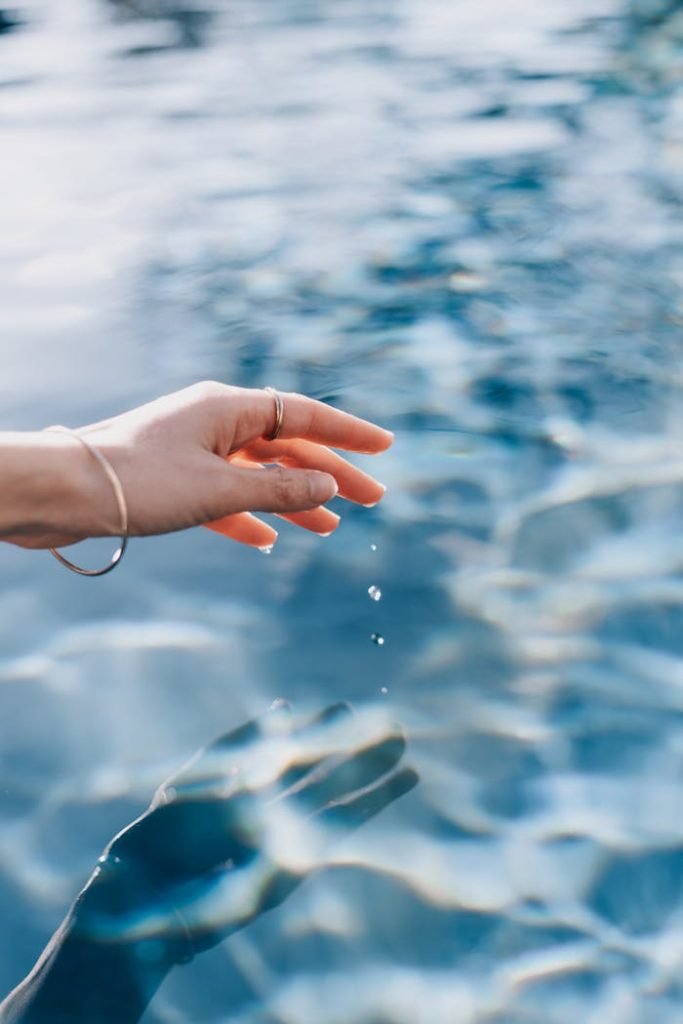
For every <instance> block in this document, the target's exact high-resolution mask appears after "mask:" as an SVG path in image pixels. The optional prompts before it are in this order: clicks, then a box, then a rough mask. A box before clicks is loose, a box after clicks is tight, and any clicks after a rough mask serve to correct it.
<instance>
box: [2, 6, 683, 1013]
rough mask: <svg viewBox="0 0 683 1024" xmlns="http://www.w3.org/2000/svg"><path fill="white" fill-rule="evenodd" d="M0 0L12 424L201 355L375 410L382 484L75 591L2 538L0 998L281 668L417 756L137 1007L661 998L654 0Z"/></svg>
mask: <svg viewBox="0 0 683 1024" xmlns="http://www.w3.org/2000/svg"><path fill="white" fill-rule="evenodd" d="M15 6H16V8H17V10H18V12H19V14H20V15H21V16H22V17H23V19H24V24H23V26H20V27H19V29H17V30H16V31H14V32H10V33H7V34H6V35H0V139H1V145H2V156H1V157H0V189H1V190H2V195H3V198H4V201H3V211H2V215H1V219H2V243H1V244H0V266H1V267H2V274H0V305H1V307H2V311H3V312H2V325H3V326H2V344H3V350H2V352H3V374H2V379H1V381H0V396H1V398H2V401H1V403H0V404H1V406H2V422H3V423H4V424H5V425H6V426H12V427H38V426H44V425H47V423H51V422H67V423H77V422H79V421H82V420H84V419H86V418H88V417H100V416H103V415H106V414H109V413H110V412H113V411H116V410H117V409H120V408H122V407H125V406H126V405H128V404H132V403H134V402H137V401H140V400H142V399H144V398H146V397H149V396H152V395H156V394H158V393H160V392H163V391H165V390H169V389H172V388H175V387H179V386H182V385H184V384H186V383H188V382H189V381H191V380H195V379H198V378H201V377H216V378H219V379H223V380H226V381H230V382H234V383H239V384H244V385H248V386H261V385H264V384H272V385H274V386H278V387H280V388H283V389H287V388H291V389H296V390H302V391H305V392H307V393H310V394H314V395H316V396H318V397H322V398H324V399H326V400H330V401H334V402H335V403H339V404H341V405H344V406H346V407H349V408H351V409H353V410H354V411H357V412H359V413H360V414H362V415H366V416H370V417H376V418H378V419H379V420H380V421H382V422H383V423H385V424H386V425H387V426H389V427H391V428H392V429H394V430H396V432H397V441H396V445H395V447H394V449H393V450H392V452H390V453H389V454H387V455H386V456H385V457H383V459H382V464H381V468H379V464H378V469H377V472H378V475H379V476H380V477H381V479H383V480H384V481H385V482H386V483H387V484H388V485H389V492H388V496H387V499H386V501H385V502H384V503H383V504H382V505H381V506H379V507H378V508H377V509H374V510H365V509H352V510H347V512H346V515H345V518H344V522H343V525H342V529H341V530H340V532H339V534H337V535H335V536H334V537H333V538H331V539H330V540H329V541H326V542H324V543H321V542H319V541H317V540H315V539H313V538H310V537H301V536H295V535H294V534H293V533H291V534H290V533H286V532H285V531H284V530H283V531H282V535H281V539H280V541H279V542H278V545H277V547H276V548H275V550H274V552H273V554H272V556H271V557H270V558H269V559H262V558H261V557H260V556H259V555H257V554H254V553H252V552H246V551H239V550H234V549H232V548H231V547H230V546H229V545H226V544H225V543H222V542H221V540H220V539H219V538H217V537H215V536H212V535H208V534H206V533H205V532H204V531H195V532H194V533H192V534H189V535H187V536H183V537H170V538H161V539H158V540H155V541H149V542H146V543H144V544H142V543H137V544H133V545H131V552H130V555H129V556H128V559H127V562H126V564H125V565H124V566H122V567H121V569H119V570H117V572H116V573H115V574H113V575H112V576H111V577H108V578H107V579H106V580H102V581H99V582H98V583H97V584H96V585H95V587H94V588H93V587H91V585H90V583H89V582H88V581H85V582H84V581H81V580H76V579H72V578H69V576H68V574H66V573H60V571H59V569H58V567H57V566H56V565H54V564H52V562H51V560H50V559H49V558H47V557H44V556H41V555H39V554H29V553H26V552H18V551H11V550H8V551H2V552H0V559H1V560H2V565H1V569H2V572H3V579H4V582H5V586H4V588H3V594H2V595H0V607H2V616H0V638H1V639H2V647H1V650H0V654H1V657H0V722H2V723H4V725H3V726H0V779H1V780H2V781H1V784H0V814H1V815H2V820H3V828H2V839H1V841H0V908H1V909H2V914H0V931H4V938H5V942H4V943H3V948H7V949H11V951H12V952H11V954H10V955H7V956H6V957H5V958H3V962H2V964H0V979H1V981H2V987H3V988H4V989H8V988H9V987H10V986H11V985H12V984H13V983H14V982H16V981H17V980H18V978H19V977H21V975H22V974H23V973H24V972H25V971H26V970H27V969H28V968H29V966H30V965H31V963H32V961H33V958H34V957H35V955H36V953H37V952H38V950H39V949H40V947H41V945H42V943H43V942H44V941H45V938H46V937H47V935H48V934H49V932H50V930H51V929H52V928H53V927H54V926H55V924H56V923H57V921H58V920H59V919H60V917H61V916H62V914H63V912H64V909H65V906H66V904H67V903H68V900H69V898H70V897H71V896H72V895H73V894H74V893H75V891H76V890H77V888H78V886H79V884H80V883H81V882H82V880H83V879H84V877H85V876H86V875H87V873H88V871H89V870H90V868H91V867H92V865H93V864H94V862H95V860H96V859H97V857H98V856H99V853H100V852H101V849H102V847H103V846H104V844H105V842H106V841H107V840H108V839H109V838H110V836H111V835H112V834H113V833H114V832H115V831H116V830H117V829H118V828H120V827H121V826H122V825H123V824H124V823H125V822H126V821H128V820H130V818H131V817H132V816H133V815H134V814H136V813H138V812H139V810H140V809H141V808H142V807H143V806H144V804H145V802H146V801H147V800H148V799H149V797H150V796H151V794H152V792H153V791H154V789H155V787H156V785H158V783H159V782H160V781H161V779H162V778H163V777H164V776H165V775H166V774H168V772H169V771H170V770H171V769H172V768H173V767H174V766H176V765H177V764H178V763H182V761H183V760H184V759H185V758H186V757H187V755H188V754H189V753H191V751H192V750H193V749H194V748H195V747H198V746H201V745H203V744H205V743H206V742H208V741H209V740H210V739H212V737H213V736H214V734H216V733H217V732H221V731H223V730H224V729H226V728H229V727H230V726H232V725H235V724H237V723H238V722H239V721H241V720H242V719H244V718H246V717H249V716H251V715H252V714H255V713H258V712H260V711H261V710H262V709H264V708H265V707H267V706H268V704H269V703H270V701H272V700H273V699H274V698H275V697H277V696H279V695H281V694H284V695H285V696H287V697H288V698H289V699H291V700H293V701H294V702H295V703H300V704H302V705H304V706H306V705H309V704H310V705H322V704H324V703H326V702H328V701H329V700H330V699H338V698H342V699H349V700H352V701H354V702H355V703H356V704H359V705H363V704H365V703H370V704H372V703H373V702H374V701H376V700H380V701H381V702H382V704H383V706H384V707H388V708H389V710H390V711H391V714H392V716H394V717H396V718H397V719H399V720H400V721H402V722H403V723H404V725H405V727H406V728H407V730H408V733H409V738H410V758H411V760H412V761H413V762H414V763H415V764H416V766H417V767H418V768H419V770H420V773H421V777H422V784H421V786H420V787H419V788H418V789H417V790H416V791H415V792H414V793H413V794H412V795H411V796H410V797H408V798H406V799H405V800H404V801H402V802H401V803H400V804H397V805H396V806H395V807H393V808H392V809H391V810H390V811H388V812H387V813H386V815H385V816H384V817H383V818H382V819H379V820H378V821H377V822H376V823H375V824H373V825H372V826H371V827H369V828H368V829H367V830H366V831H364V832H361V833H359V834H358V836H357V838H355V839H354V840H353V841H352V842H350V843H348V844H347V845H344V846H343V847H340V848H339V850H338V853H337V855H335V865H334V867H333V868H331V869H330V870H328V871H326V872H324V873H323V874H321V875H320V876H319V877H317V878H316V879H314V880H312V881H311V882H310V883H308V884H307V885H306V886H305V887H304V888H303V889H302V890H301V891H300V892H299V893H297V894H296V895H295V896H293V897H292V900H291V903H288V904H285V906H284V907H283V908H281V909H280V910H278V911H276V912H274V913H273V914H271V915H269V916H268V917H266V918H264V919H263V920H262V921H258V922H257V923H256V924H255V925H254V926H252V928H251V929H250V930H249V931H248V932H245V933H244V934H242V935H239V936H236V937H235V938H233V939H231V940H230V941H229V942H227V943H226V944H225V945H224V946H222V947H221V948H220V949H218V950H215V951H213V952H211V953H207V954H205V955H204V956H203V957H202V958H199V959H198V960H197V961H196V962H195V963H193V965H192V966H191V967H187V968H185V969H184V970H183V971H182V972H178V975H177V977H174V978H172V979H171V980H170V981H169V983H168V984H167V986H166V987H165V989H164V990H163V992H162V993H161V995H160V998H159V1000H158V1001H157V1003H156V1004H155V1006H154V1008H153V1009H152V1010H150V1012H149V1014H148V1017H147V1018H146V1019H148V1020H150V1021H152V1020H155V1021H159V1022H161V1021H167V1022H168V1024H173V1022H175V1021H180V1020H187V1019H192V1020H197V1021H199V1020H201V1021H207V1022H208V1021H216V1022H218V1021H223V1020H225V1019H226V1013H227V1010H226V1007H228V1006H229V1007H231V1008H232V1010H231V1012H232V1014H233V1015H232V1016H231V1019H234V1020H235V1021H240V1022H244V1024H247V1022H249V1024H266V1021H268V1022H270V1021H280V1022H282V1024H311V1022H313V1021H315V1022H316V1024H336V1022H337V1021H339V1022H341V1021H343V1022H344V1024H352V1022H357V1024H380V1022H381V1024H389V1022H391V1024H403V1022H404V1021H405V1022H410V1024H415V1022H418V1024H422V1022H423V1021H424V1022H425V1024H451V1022H452V1021H454V1020H457V1021H458V1022H459V1024H464V1022H466V1021H473V1022H474V1021H482V1022H484V1021H486V1022H487V1024H503V1022H504V1024H517V1022H519V1024H521V1022H539V1024H541V1022H542V1024H554V1022H558V1024H560V1022H561V1024H565V1022H566V1024H569V1022H572V1024H573V1022H575V1021H577V1020H581V1021H586V1022H589V1024H590V1022H593V1021H595V1022H597V1021H600V1024H611V1022H614V1024H616V1022H618V1024H630V1022H633V1024H636V1022H637V1024H643V1022H645V1021H649V1020H653V1021H654V1020H656V1021H657V1024H666V1022H667V1021H672V1022H673V1021H675V1020H678V1019H679V1018H680V1007H681V998H682V997H681V993H680V985H679V981H678V974H680V933H681V908H682V907H683V903H682V901H683V852H682V851H683V845H682V834H681V830H680V826H679V825H678V824H677V823H678V822H679V820H680V813H679V812H680V810H681V803H682V800H683V791H682V790H681V786H680V775H681V772H680V767H681V758H682V756H683V740H682V737H683V733H682V732H681V709H682V707H683V703H682V701H681V692H683V691H682V689H681V684H682V681H683V670H682V667H681V666H682V662H681V658H682V657H683V641H681V636H683V631H682V629H681V627H682V626H683V611H682V609H683V590H682V589H681V584H680V579H679V577H680V571H681V565H682V564H683V563H682V558H683V550H682V548H681V541H680V538H679V534H680V529H679V522H680V514H681V510H682V509H683V492H682V491H681V470H682V466H681V460H680V454H679V438H680V436H681V426H682V425H683V405H682V404H681V400H680V384H681V379H682V374H681V361H680V354H679V349H680V344H679V342H680V331H681V325H682V324H683V295H682V288H683V263H682V262H681V256H680V244H681V222H680V217H679V216H678V212H679V208H680V199H681V169H682V168H683V116H682V111H683V98H682V95H681V78H680V46H681V41H682V40H683V27H682V25H681V17H680V11H679V10H678V9H677V5H676V4H675V3H668V2H667V0H662V2H661V3H653V4H649V3H647V2H646V0H638V2H635V0H634V2H633V3H632V4H630V5H627V6H626V7H625V6H624V5H623V4H622V3H621V2H617V0H601V2H600V3H599V4H597V5H596V3H595V2H594V0H591V2H588V0H586V2H584V0H573V2H571V3H569V2H563V0H552V2H550V3H544V4H533V3H530V2H528V0H514V3H502V2H501V0H486V2H481V0H478V2H476V3H474V2H470V0H463V2H462V3H452V2H450V0H428V2H426V0H402V2H400V3H394V2H392V3H389V2H384V0H376V2H373V3H371V4H367V3H361V2H360V0H358V2H356V0H345V2H344V3H340V4H336V5H334V6H333V7H332V6H330V5H326V4H324V3H314V2H305V0H291V2H290V0H288V2H286V3H282V4H279V5H278V6H277V7H273V6H271V5H268V4H265V3H261V2H257V3H253V4H249V5H246V4H241V3H238V2H232V0H224V2H222V3H220V4H219V3H216V4H215V5H212V6H211V12H210V13H211V17H210V18H209V17H203V16H200V15H199V14H197V12H194V13H193V12H192V10H191V5H187V11H186V13H185V14H184V15H182V16H181V15H180V14H178V13H177V12H176V13H175V15H174V13H173V8H172V5H171V4H170V3H169V4H168V5H164V4H161V3H160V4H154V5H151V6H150V10H149V12H148V13H150V16H149V17H139V18H128V19H126V18H125V17H121V18H118V19H115V18H113V17H112V11H111V8H110V7H108V6H107V5H106V4H100V3H97V2H96V0H69V2H66V0H60V2H56V3H53V4H51V5H50V7H49V8H44V9H38V8H37V7H34V6H33V5H32V4H31V3H29V2H26V3H24V4H21V5H15ZM132 6H137V5H132ZM145 6H146V5H144V4H142V3H141V4H140V7H141V8H145ZM188 11H189V12H190V13H189V14H188ZM151 14H156V15H157V16H155V17H152V16H151ZM339 505H340V511H341V503H339ZM377 581H381V596H382V600H381V601H378V600H377V598H374V594H373V593H371V592H372V591H373V588H376V587H377V586H378V583H377ZM368 594H370V597H373V598H374V599H373V600H371V601H369V600H368ZM377 594H379V590H377ZM370 637H374V638H375V642H374V643H371V642H370V641H369V638H370ZM384 639H386V643H384V642H383V641H384ZM380 640H381V641H382V642H381V643H380ZM8 723H9V724H8ZM10 939H11V941H10Z"/></svg>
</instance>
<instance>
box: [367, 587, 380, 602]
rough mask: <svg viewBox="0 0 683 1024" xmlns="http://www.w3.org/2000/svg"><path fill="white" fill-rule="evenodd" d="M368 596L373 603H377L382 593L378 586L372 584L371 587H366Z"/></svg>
mask: <svg viewBox="0 0 683 1024" xmlns="http://www.w3.org/2000/svg"><path fill="white" fill-rule="evenodd" d="M368 594H369V595H370V597H371V599H372V600H373V601H379V600H380V599H381V597H382V591H381V590H380V589H379V587H378V586H375V584H374V583H373V584H372V586H371V587H368Z"/></svg>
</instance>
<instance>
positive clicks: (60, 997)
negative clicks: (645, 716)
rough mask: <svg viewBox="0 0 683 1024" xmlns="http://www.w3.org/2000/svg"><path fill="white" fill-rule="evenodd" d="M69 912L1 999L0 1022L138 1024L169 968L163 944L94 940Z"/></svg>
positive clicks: (32, 1023) (151, 941)
mask: <svg viewBox="0 0 683 1024" xmlns="http://www.w3.org/2000/svg"><path fill="white" fill-rule="evenodd" d="M74 922H75V918H74V916H73V914H70V915H69V916H68V917H67V919H66V921H65V922H64V923H63V924H62V926H61V927H60V928H59V930H58V931H57V932H56V933H55V935H54V936H53V937H52V939H51V940H50V943H49V944H48V946H47V947H46V949H45V951H44V952H43V954H42V956H41V957H40V959H39V961H38V963H37V964H36V966H35V967H34V968H33V970H32V971H31V973H30V974H29V975H28V977H27V978H26V979H25V980H24V981H23V982H21V984H20V985H18V986H17V988H16V989H14V991H13V992H12V993H10V995H9V996H8V997H7V999H6V1000H5V1001H4V1002H3V1003H2V1004H0V1024H84V1022H86V1021H87V1024H137V1021H139V1020H140V1018H141V1017H142V1015H143V1013H144V1011H145V1008H146V1007H147V1004H148V1003H149V1001H150V1000H151V998H152V996H153V995H154V993H155V992H156V990H157V988H158V987H159V985H160V984H161V982H162V981H163V979H164V977H165V976H166V974H167V973H168V971H169V970H170V967H171V964H170V963H169V962H168V961H167V960H165V959H164V958H163V951H164V945H163V943H159V942H156V941H155V940H147V941H142V942H137V943H103V942H94V941H92V940H91V939H86V938H83V937H82V936H79V935H78V934H77V931H78V930H77V928H76V927H75V924H74Z"/></svg>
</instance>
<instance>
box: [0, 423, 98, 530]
mask: <svg viewBox="0 0 683 1024" xmlns="http://www.w3.org/2000/svg"><path fill="white" fill-rule="evenodd" d="M98 473H99V476H98ZM107 486H108V484H107V481H106V480H105V479H102V473H101V470H100V468H99V467H98V466H97V465H96V464H95V463H94V460H93V459H92V458H91V457H89V455H88V452H87V451H86V450H85V449H84V448H83V446H82V445H80V444H79V443H78V441H77V440H75V439H74V438H72V437H69V436H68V435H65V434H59V433H56V432H55V433H50V432H45V431H41V432H26V433H0V540H8V541H12V542H14V543H20V544H24V545H25V546H32V541H34V540H35V541H36V546H38V539H40V544H39V546H41V547H43V546H46V542H47V541H48V540H49V539H50V537H52V536H53V537H54V538H55V540H56V541H58V542H59V543H63V542H64V539H65V538H68V537H69V536H70V537H72V538H73V539H78V538H80V537H82V536H87V535H94V534H95V533H98V532H99V533H106V532H108V529H107V527H106V525H105V522H104V518H105V517H102V516H101V512H100V510H101V509H107V508H108V507H109V506H111V504H112V501H111V496H110V495H108V494H107ZM110 514H111V513H110ZM100 517H102V518H103V522H102V523H99V522H98V519H99V518H100Z"/></svg>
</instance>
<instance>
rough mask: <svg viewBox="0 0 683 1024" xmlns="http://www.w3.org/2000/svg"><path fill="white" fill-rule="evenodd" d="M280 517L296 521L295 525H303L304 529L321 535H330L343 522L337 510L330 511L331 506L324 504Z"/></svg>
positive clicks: (290, 521)
mask: <svg viewBox="0 0 683 1024" xmlns="http://www.w3.org/2000/svg"><path fill="white" fill-rule="evenodd" d="M280 519H286V520H287V522H288V523H294V525H295V526H301V527H302V528H303V529H304V530H310V531H311V533H317V534H319V535H320V536H321V537H329V535H330V534H331V533H334V531H335V530H336V529H337V527H338V526H339V523H340V522H341V520H340V518H339V516H338V515H337V514H336V513H335V512H330V510H329V508H324V507H323V506H321V507H320V508H313V509H311V510H310V511H308V512H290V513H289V514H288V515H286V514H280Z"/></svg>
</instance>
